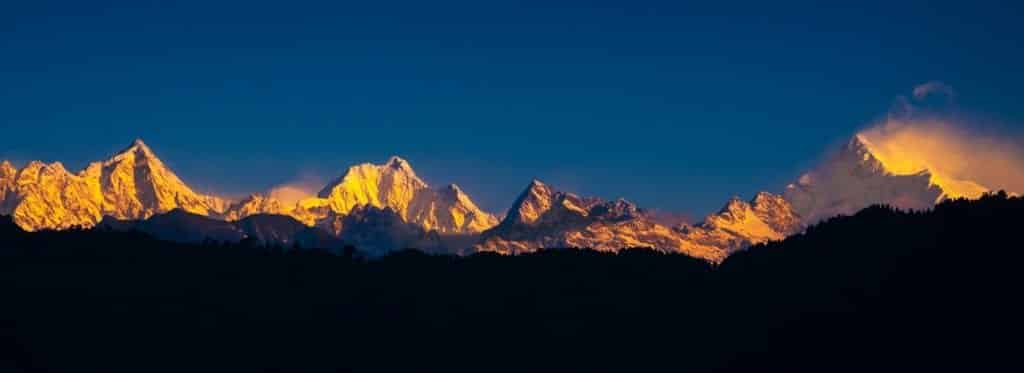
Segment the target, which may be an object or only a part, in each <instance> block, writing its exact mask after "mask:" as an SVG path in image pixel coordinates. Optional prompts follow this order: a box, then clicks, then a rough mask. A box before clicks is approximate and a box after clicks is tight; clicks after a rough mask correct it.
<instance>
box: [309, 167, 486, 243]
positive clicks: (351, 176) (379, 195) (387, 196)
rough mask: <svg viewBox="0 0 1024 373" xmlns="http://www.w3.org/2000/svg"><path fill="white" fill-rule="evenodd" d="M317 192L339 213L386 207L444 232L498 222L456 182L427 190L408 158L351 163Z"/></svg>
mask: <svg viewBox="0 0 1024 373" xmlns="http://www.w3.org/2000/svg"><path fill="white" fill-rule="evenodd" d="M318 196H319V198H321V199H323V200H324V201H325V202H326V205H328V206H329V207H330V209H331V211H334V212H335V213H337V214H342V215H344V214H347V213H349V211H352V209H354V208H356V207H358V206H363V205H369V206H373V207H377V208H390V209H392V210H394V211H395V212H396V213H397V214H398V215H399V216H401V217H402V218H403V219H405V221H407V222H410V223H414V224H417V225H420V226H421V227H423V228H425V229H428V230H431V229H433V230H437V231H439V232H442V233H465V232H479V231H482V230H484V229H487V228H490V227H492V226H494V225H496V224H497V223H498V222H497V218H495V217H494V216H493V215H491V214H488V213H486V212H484V211H482V210H480V208H478V207H477V206H476V204H474V203H473V202H472V200H471V199H470V198H469V196H467V195H466V194H465V193H464V192H463V191H462V190H461V189H460V188H459V187H458V186H455V185H454V184H453V185H449V186H448V187H446V188H443V189H441V190H434V189H431V188H430V186H429V185H427V183H426V182H425V181H423V180H422V179H420V178H419V177H418V176H416V172H415V171H414V170H413V169H412V166H411V165H410V164H409V162H408V161H406V160H404V159H402V158H400V157H397V156H393V157H391V158H389V159H388V160H387V162H385V163H384V164H382V165H374V164H370V163H364V164H360V165H356V166H352V167H350V168H349V169H348V171H346V172H345V174H344V175H343V176H342V177H341V178H339V179H337V180H336V181H335V182H333V183H331V184H328V185H327V186H326V187H325V188H324V189H323V190H321V191H320V193H319V194H318Z"/></svg>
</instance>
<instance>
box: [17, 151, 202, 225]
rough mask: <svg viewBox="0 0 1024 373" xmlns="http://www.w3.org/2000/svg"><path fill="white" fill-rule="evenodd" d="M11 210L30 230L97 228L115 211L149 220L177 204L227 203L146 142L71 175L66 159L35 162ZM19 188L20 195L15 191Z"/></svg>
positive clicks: (197, 208)
mask: <svg viewBox="0 0 1024 373" xmlns="http://www.w3.org/2000/svg"><path fill="white" fill-rule="evenodd" d="M9 189H11V190H9V191H8V193H6V194H7V197H6V198H5V201H4V206H5V208H4V210H5V211H3V212H5V213H12V214H13V215H14V218H15V222H17V223H18V225H20V226H21V227H22V228H24V229H26V230H30V231H31V230H39V229H46V228H51V229H61V228H67V227H73V226H78V227H91V226H93V225H95V224H96V223H98V222H99V221H100V219H101V218H102V217H103V216H105V215H109V216H112V217H114V218H117V219H145V218H148V217H150V216H152V215H154V214H158V213H163V212H167V211H171V210H174V209H177V208H181V209H184V210H186V211H189V212H192V213H196V214H201V215H215V214H218V213H219V208H220V205H221V204H222V203H221V201H220V200H219V199H217V198H215V197H210V196H203V195H199V194H197V193H195V192H194V191H192V189H191V188H189V187H188V186H187V185H185V183H184V182H182V181H181V179H179V178H178V176H177V175H175V174H174V173H173V172H171V171H170V170H169V169H167V168H166V166H164V164H163V162H161V161H160V159H159V158H157V157H156V155H155V154H154V153H153V151H152V149H150V148H149V147H148V146H146V144H145V143H143V142H142V140H135V141H134V142H133V143H132V144H131V145H130V146H129V147H127V148H125V149H124V150H122V151H121V152H119V153H117V154H115V155H114V156H113V157H111V158H110V159H107V160H105V161H102V162H93V163H90V164H89V166H88V167H86V168H85V169H84V170H82V171H80V172H79V173H78V174H71V173H69V172H68V171H67V170H66V169H65V168H64V165H63V164H62V163H60V162H54V163H51V164H44V163H42V162H39V161H32V162H30V163H29V164H28V165H27V166H25V168H24V169H22V170H21V171H20V172H19V175H18V177H17V185H15V186H14V188H9ZM10 192H14V193H10Z"/></svg>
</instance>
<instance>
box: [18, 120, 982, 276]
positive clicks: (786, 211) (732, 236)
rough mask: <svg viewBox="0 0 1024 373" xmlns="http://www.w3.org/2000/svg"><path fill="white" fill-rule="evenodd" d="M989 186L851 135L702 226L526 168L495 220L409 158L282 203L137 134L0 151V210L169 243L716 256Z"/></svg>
mask: <svg viewBox="0 0 1024 373" xmlns="http://www.w3.org/2000/svg"><path fill="white" fill-rule="evenodd" d="M987 191H989V188H987V187H985V186H982V185H980V184H978V183H976V182H972V181H967V180H955V179H952V178H948V177H944V176H938V175H933V174H932V173H931V172H930V171H929V170H920V171H918V172H914V173H910V174H897V173H894V172H892V171H890V169H889V168H887V167H886V165H885V162H884V161H883V160H880V159H879V158H878V157H877V156H876V155H875V153H873V152H872V151H871V143H870V142H869V141H868V140H867V139H866V138H864V137H863V136H860V135H857V136H854V137H853V138H852V139H851V140H850V141H849V142H848V143H847V144H846V145H845V146H843V147H841V148H840V149H838V150H837V151H836V152H834V153H833V154H832V156H831V157H829V158H828V159H827V160H825V161H824V162H822V163H820V164H819V165H818V166H817V167H815V168H814V169H812V170H810V171H809V172H807V173H805V174H803V175H802V176H801V177H800V178H799V179H798V180H797V181H796V182H794V183H792V184H789V185H787V186H786V187H785V190H784V192H783V193H782V195H776V194H772V193H769V192H760V193H757V194H756V195H755V196H754V197H753V198H752V199H750V200H749V201H746V200H743V199H741V198H738V197H734V198H732V199H731V200H729V201H728V202H727V203H726V204H725V206H724V207H723V208H722V209H721V210H720V211H719V212H717V213H715V214H711V215H709V216H707V217H706V218H705V219H704V220H703V221H701V222H700V223H697V224H675V225H668V223H663V222H662V221H661V220H660V219H657V218H656V216H655V214H653V213H651V212H650V211H649V210H646V209H643V208H640V207H638V206H636V205H634V204H633V203H631V202H629V201H627V200H625V199H617V200H614V201H605V200H602V199H600V198H595V197H581V196H578V195H576V194H573V193H567V192H564V191H560V190H558V189H556V188H554V187H552V186H549V185H547V184H545V183H543V182H542V181H540V180H533V181H532V182H530V183H529V185H527V187H526V189H525V190H524V191H523V192H522V193H521V194H520V196H519V197H518V198H517V199H516V200H515V202H514V203H513V205H512V207H511V208H510V209H509V210H508V212H507V213H506V214H505V215H504V218H503V219H500V220H499V219H498V218H497V217H496V216H495V215H494V214H491V213H488V212H486V211H483V210H482V209H480V208H479V207H478V206H477V205H476V204H475V203H474V202H473V200H472V199H471V198H470V197H469V196H468V195H467V194H466V193H465V192H463V191H462V189H460V188H459V187H458V186H457V185H454V184H450V185H447V186H445V187H442V188H431V187H430V186H429V185H428V184H427V183H426V182H424V181H423V180H422V179H421V178H419V177H418V176H417V175H416V173H415V171H414V170H413V168H412V166H411V165H410V164H409V162H408V161H406V160H404V159H402V158H399V157H391V158H390V159H388V160H387V161H386V162H385V163H384V164H380V165H375V164H370V163H364V164H359V165H356V166H352V167H349V168H348V169H347V170H346V171H345V172H344V173H343V174H342V175H341V176H340V177H338V178H337V179H335V180H333V181H331V182H330V183H329V184H327V185H326V186H324V187H323V189H322V190H321V191H320V192H319V193H317V194H316V195H315V196H308V197H307V198H304V199H301V200H299V201H298V202H296V203H294V204H291V205H289V204H286V203H284V202H282V201H280V200H277V199H275V198H273V197H272V196H271V195H269V194H261V193H256V194H252V195H249V196H247V197H246V198H243V199H241V200H238V201H234V202H229V201H227V200H226V199H223V198H219V197H216V196H209V195H203V194H199V193H196V192H195V191H193V190H192V189H191V188H190V187H189V186H188V185H187V184H185V183H184V182H183V181H182V180H181V179H180V178H179V177H178V176H176V175H175V174H174V173H173V172H172V171H171V170H170V169H169V168H167V166H166V165H165V164H164V163H163V162H162V161H161V160H160V159H159V158H158V157H157V156H156V155H155V154H154V153H153V151H152V150H151V149H150V148H149V147H148V146H147V145H146V144H145V143H144V142H143V141H141V140H136V141H134V142H133V143H132V144H131V145H130V146H129V147H127V148H126V149H124V150H123V151H121V152H119V153H117V154H115V155H114V156H113V157H111V158H110V159H108V160H105V161H100V162H94V163H90V164H89V165H88V166H87V167H86V168H85V169H83V170H81V171H79V172H77V173H72V172H69V171H67V170H66V169H65V168H64V166H63V165H62V164H61V163H60V162H55V163H51V164H45V163H42V162H38V161H33V162H29V163H28V164H27V165H26V166H25V167H23V168H21V169H17V168H15V167H14V165H12V164H11V163H10V162H7V161H4V162H2V163H0V215H10V216H12V217H13V219H14V221H15V223H17V224H18V226H20V227H21V228H22V229H24V230H27V231H37V230H46V229H58V230H59V229H69V228H91V227H94V226H97V225H101V226H103V227H105V228H107V229H122V230H128V229H131V230H139V231H143V232H146V233H150V234H152V235H154V236H157V237H159V238H163V239H168V240H176V241H203V240H219V241H241V240H245V239H250V240H257V241H262V242H267V243H274V244H284V245H298V246H303V247H313V246H317V247H322V248H326V249H338V248H340V247H341V246H342V245H343V244H351V245H354V246H356V247H358V248H360V249H361V250H363V251H364V252H365V253H367V254H368V255H371V256H374V255H383V254H385V253H387V252H389V251H392V250H396V249H402V248H408V247H415V248H419V249H423V250H425V251H429V252H440V253H459V254H465V253H471V252H481V251H487V252H498V253H503V254H517V253H526V252H532V251H536V250H539V249H542V248H554V247H588V248H593V249H596V250H602V251H616V250H620V249H622V248H626V247H649V248H654V249H656V250H659V251H665V252H681V253H685V254H687V255H690V256H693V257H697V258H702V259H705V260H708V261H712V262H720V261H722V260H724V259H725V258H726V257H727V256H729V255H730V254H731V253H733V252H735V251H737V250H741V249H743V248H745V247H747V246H749V245H752V244H756V243H761V242H766V241H773V240H780V239H782V238H785V237H786V236H788V235H791V234H794V233H797V232H800V231H802V230H803V229H804V228H805V227H807V226H808V225H811V224H814V223H816V222H818V221H820V220H822V219H826V218H829V217H832V216H835V215H841V214H852V213H854V212H856V211H858V210H860V209H862V208H865V207H867V206H870V205H873V204H888V205H892V206H896V207H899V208H903V209H927V208H929V207H931V206H933V205H934V204H935V203H937V202H939V201H942V200H943V199H947V198H958V197H967V198H976V197H978V196H980V195H981V194H983V193H985V192H987Z"/></svg>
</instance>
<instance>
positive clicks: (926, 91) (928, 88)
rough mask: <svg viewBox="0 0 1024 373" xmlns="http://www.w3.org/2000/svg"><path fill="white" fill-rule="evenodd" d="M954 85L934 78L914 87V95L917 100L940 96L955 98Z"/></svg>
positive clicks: (948, 99) (948, 98)
mask: <svg viewBox="0 0 1024 373" xmlns="http://www.w3.org/2000/svg"><path fill="white" fill-rule="evenodd" d="M953 95H954V92H953V87H950V86H948V85H946V84H945V83H943V82H940V81H937V80H933V81H930V82H927V83H924V84H919V85H917V86H916V87H914V91H913V97H914V99H915V100H918V101H922V100H925V99H927V98H929V97H935V96H940V97H943V98H945V99H946V100H947V101H951V100H953Z"/></svg>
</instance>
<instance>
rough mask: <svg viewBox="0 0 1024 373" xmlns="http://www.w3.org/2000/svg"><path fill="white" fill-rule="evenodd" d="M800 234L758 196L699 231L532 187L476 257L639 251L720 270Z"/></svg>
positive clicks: (785, 212)
mask: <svg viewBox="0 0 1024 373" xmlns="http://www.w3.org/2000/svg"><path fill="white" fill-rule="evenodd" d="M799 229H801V225H800V223H799V219H798V218H797V217H796V215H795V214H794V213H793V212H792V210H791V209H790V208H789V204H788V203H787V202H786V201H785V200H783V199H782V198H781V197H779V196H775V195H771V194H769V193H760V194H758V196H757V197H755V199H754V200H753V201H752V203H748V202H744V201H742V200H739V199H734V200H733V201H730V202H729V203H728V204H727V205H726V207H724V208H723V209H722V211H721V212H720V213H719V214H716V215H712V216H709V217H708V218H707V219H705V221H704V222H703V223H701V224H698V225H695V226H680V227H667V226H665V225H662V224H660V223H658V222H656V221H655V219H654V218H653V217H652V216H651V215H650V214H648V213H647V212H646V211H644V210H643V209H640V208H638V207H637V206H636V205H634V204H632V203H630V202H628V201H626V200H624V199H618V200H615V201H604V200H601V199H599V198H593V197H580V196H577V195H575V194H572V193H566V192H562V191H558V190H556V189H553V188H551V187H549V186H548V185H546V184H544V183H542V182H540V181H538V180H534V181H533V182H531V183H530V185H529V186H527V188H526V190H525V191H523V193H522V194H520V196H519V198H518V199H516V202H515V203H514V204H513V206H512V209H510V210H509V213H508V215H507V216H506V218H505V220H504V221H502V222H501V224H499V225H498V226H496V227H494V228H493V229H491V230H488V231H485V232H484V233H483V234H482V236H481V239H480V243H479V244H478V245H477V246H476V250H477V251H493V252H499V253H504V254H518V253H527V252H533V251H537V250H540V249H544V248H591V249H594V250H599V251H618V250H621V249H624V248H640V247H644V248H651V249H655V250H658V251H664V252H678V253H683V254H686V255H689V256H693V257H697V258H702V259H705V260H709V261H714V262H718V261H721V260H724V259H725V258H726V257H727V256H728V255H729V254H730V253H732V252H734V251H736V250H739V249H742V248H744V247H746V246H749V245H751V244H755V243H760V242H764V241H768V240H779V239H782V238H784V237H786V236H787V235H789V234H791V233H794V232H796V231H798V230H799Z"/></svg>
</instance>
